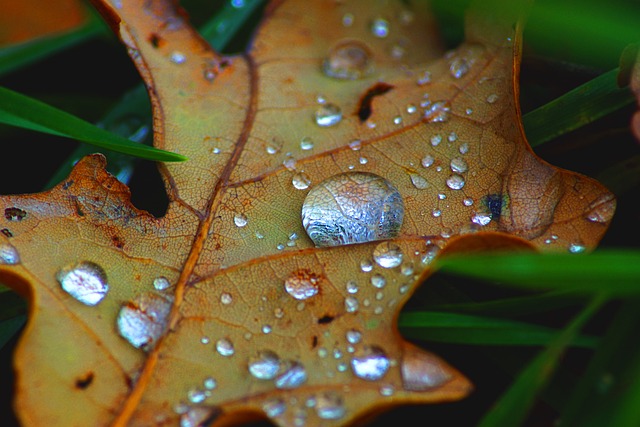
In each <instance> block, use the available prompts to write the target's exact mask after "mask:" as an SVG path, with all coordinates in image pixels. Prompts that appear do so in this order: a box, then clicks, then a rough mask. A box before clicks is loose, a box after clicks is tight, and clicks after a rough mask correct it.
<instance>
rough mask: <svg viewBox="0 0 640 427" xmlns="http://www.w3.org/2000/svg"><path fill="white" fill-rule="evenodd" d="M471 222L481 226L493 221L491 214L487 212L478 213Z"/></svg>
mask: <svg viewBox="0 0 640 427" xmlns="http://www.w3.org/2000/svg"><path fill="white" fill-rule="evenodd" d="M471 222H473V223H474V224H478V225H481V226H485V225H487V224H489V223H490V222H491V214H486V213H476V214H475V215H474V216H473V217H472V218H471Z"/></svg>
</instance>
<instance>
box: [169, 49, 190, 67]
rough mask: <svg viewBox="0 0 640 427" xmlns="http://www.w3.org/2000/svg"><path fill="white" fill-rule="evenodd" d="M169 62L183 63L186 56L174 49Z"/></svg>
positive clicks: (185, 60)
mask: <svg viewBox="0 0 640 427" xmlns="http://www.w3.org/2000/svg"><path fill="white" fill-rule="evenodd" d="M171 62H173V63H174V64H184V63H185V62H187V57H186V56H185V54H184V53H182V52H178V51H175V52H172V53H171Z"/></svg>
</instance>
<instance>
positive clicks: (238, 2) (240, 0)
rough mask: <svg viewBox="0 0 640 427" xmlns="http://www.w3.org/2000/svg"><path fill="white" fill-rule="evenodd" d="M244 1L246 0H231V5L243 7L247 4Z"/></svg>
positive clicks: (237, 7)
mask: <svg viewBox="0 0 640 427" xmlns="http://www.w3.org/2000/svg"><path fill="white" fill-rule="evenodd" d="M244 1H245V0H231V6H233V7H235V8H236V9H241V8H243V7H244V6H245V3H244Z"/></svg>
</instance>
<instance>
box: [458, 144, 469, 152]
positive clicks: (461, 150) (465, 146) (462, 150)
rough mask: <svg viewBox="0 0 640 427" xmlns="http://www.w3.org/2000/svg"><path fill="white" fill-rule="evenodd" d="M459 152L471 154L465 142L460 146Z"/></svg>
mask: <svg viewBox="0 0 640 427" xmlns="http://www.w3.org/2000/svg"><path fill="white" fill-rule="evenodd" d="M458 151H460V154H467V153H468V152H469V144H468V143H466V142H463V143H462V144H460V147H459V148H458Z"/></svg>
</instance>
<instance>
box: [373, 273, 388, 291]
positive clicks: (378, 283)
mask: <svg viewBox="0 0 640 427" xmlns="http://www.w3.org/2000/svg"><path fill="white" fill-rule="evenodd" d="M371 284H372V285H373V287H374V288H378V289H382V288H384V287H385V286H386V284H387V280H386V279H385V278H384V277H383V276H382V275H380V274H374V275H373V276H371Z"/></svg>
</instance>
